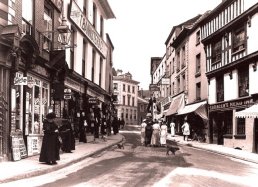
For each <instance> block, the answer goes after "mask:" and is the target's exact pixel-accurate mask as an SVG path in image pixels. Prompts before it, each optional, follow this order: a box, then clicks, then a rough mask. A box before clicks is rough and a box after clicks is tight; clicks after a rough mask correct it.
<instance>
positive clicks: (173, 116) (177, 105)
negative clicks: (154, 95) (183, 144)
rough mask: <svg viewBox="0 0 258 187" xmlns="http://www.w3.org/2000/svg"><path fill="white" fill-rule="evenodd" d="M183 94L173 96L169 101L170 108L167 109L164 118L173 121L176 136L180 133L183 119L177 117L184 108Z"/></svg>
mask: <svg viewBox="0 0 258 187" xmlns="http://www.w3.org/2000/svg"><path fill="white" fill-rule="evenodd" d="M184 97H185V94H184V93H180V94H178V95H176V96H174V97H173V98H172V100H171V103H170V106H169V108H168V109H167V112H166V118H168V121H170V122H171V121H173V122H175V124H176V127H175V132H176V133H177V134H179V133H181V125H182V124H183V120H184V119H183V117H182V116H178V115H177V114H178V112H179V111H180V110H182V109H183V108H184V106H185V99H184Z"/></svg>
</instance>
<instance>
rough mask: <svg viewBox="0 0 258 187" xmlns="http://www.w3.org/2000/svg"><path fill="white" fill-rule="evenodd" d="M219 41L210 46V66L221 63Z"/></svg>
mask: <svg viewBox="0 0 258 187" xmlns="http://www.w3.org/2000/svg"><path fill="white" fill-rule="evenodd" d="M221 50H222V45H221V40H217V41H216V42H214V43H213V44H212V54H211V55H212V64H215V63H218V62H220V61H221Z"/></svg>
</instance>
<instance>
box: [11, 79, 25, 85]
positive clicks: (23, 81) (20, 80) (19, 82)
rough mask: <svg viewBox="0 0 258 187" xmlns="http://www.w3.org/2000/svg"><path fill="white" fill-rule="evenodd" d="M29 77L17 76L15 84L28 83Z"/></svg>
mask: <svg viewBox="0 0 258 187" xmlns="http://www.w3.org/2000/svg"><path fill="white" fill-rule="evenodd" d="M27 84H28V81H27V77H15V78H14V85H27Z"/></svg>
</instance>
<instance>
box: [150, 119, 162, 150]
mask: <svg viewBox="0 0 258 187" xmlns="http://www.w3.org/2000/svg"><path fill="white" fill-rule="evenodd" d="M152 128H153V132H152V136H151V145H152V146H153V147H157V146H159V145H160V142H159V141H160V125H159V123H158V120H155V122H154V124H153V126H152Z"/></svg>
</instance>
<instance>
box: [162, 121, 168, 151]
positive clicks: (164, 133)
mask: <svg viewBox="0 0 258 187" xmlns="http://www.w3.org/2000/svg"><path fill="white" fill-rule="evenodd" d="M167 132H168V127H167V125H166V124H165V123H164V122H161V127H160V144H161V146H165V145H166V144H167Z"/></svg>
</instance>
